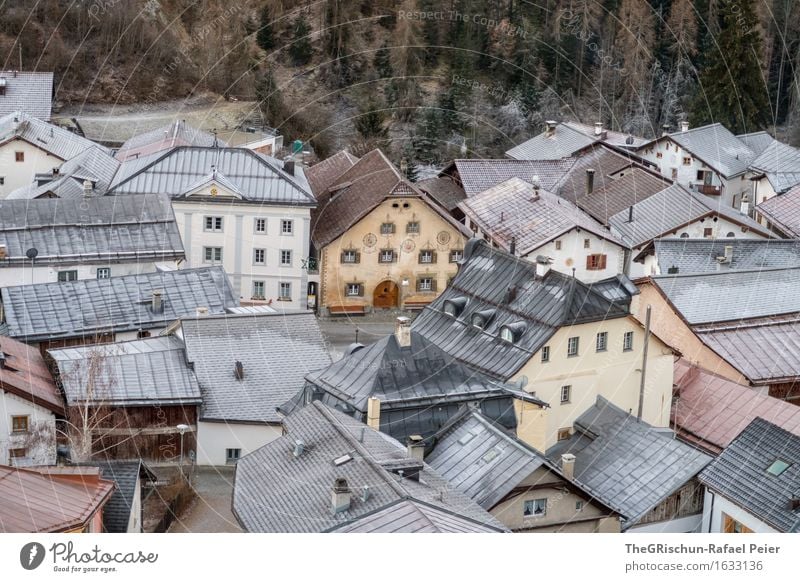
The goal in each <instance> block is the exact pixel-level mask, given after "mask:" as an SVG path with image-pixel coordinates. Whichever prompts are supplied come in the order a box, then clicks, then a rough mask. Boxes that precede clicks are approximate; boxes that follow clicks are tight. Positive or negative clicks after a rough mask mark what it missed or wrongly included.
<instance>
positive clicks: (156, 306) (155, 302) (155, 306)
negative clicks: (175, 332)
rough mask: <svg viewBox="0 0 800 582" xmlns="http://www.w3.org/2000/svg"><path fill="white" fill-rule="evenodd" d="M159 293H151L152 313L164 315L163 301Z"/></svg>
mask: <svg viewBox="0 0 800 582" xmlns="http://www.w3.org/2000/svg"><path fill="white" fill-rule="evenodd" d="M161 293H162V292H161V291H156V290H154V291H153V296H152V299H151V302H150V305H151V308H152V310H153V313H164V301H163V299H162V296H161Z"/></svg>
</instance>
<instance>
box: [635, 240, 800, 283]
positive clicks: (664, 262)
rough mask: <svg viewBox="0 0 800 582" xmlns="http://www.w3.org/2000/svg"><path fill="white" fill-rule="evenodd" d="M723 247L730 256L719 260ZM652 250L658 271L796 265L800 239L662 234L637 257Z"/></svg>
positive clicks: (799, 255) (699, 270)
mask: <svg viewBox="0 0 800 582" xmlns="http://www.w3.org/2000/svg"><path fill="white" fill-rule="evenodd" d="M726 247H732V251H733V254H732V258H731V261H730V262H729V263H721V262H720V261H719V260H718V258H719V257H724V256H725V248H726ZM652 253H654V254H655V257H656V259H657V260H658V265H659V266H660V267H661V272H662V273H666V272H667V270H668V269H670V268H672V267H677V268H678V273H683V274H690V273H717V272H724V271H755V270H761V269H776V268H785V267H800V241H797V240H789V239H745V238H724V239H708V238H662V239H657V240H655V241H653V246H652V247H649V248H648V249H645V250H644V251H642V253H641V254H640V255H639V257H638V259H641V258H643V257H644V255H646V254H652Z"/></svg>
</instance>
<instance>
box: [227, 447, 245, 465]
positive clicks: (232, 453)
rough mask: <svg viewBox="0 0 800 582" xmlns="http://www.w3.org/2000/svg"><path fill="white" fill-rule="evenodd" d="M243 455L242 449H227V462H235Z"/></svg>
mask: <svg viewBox="0 0 800 582" xmlns="http://www.w3.org/2000/svg"><path fill="white" fill-rule="evenodd" d="M241 456H242V449H225V462H226V463H228V464H231V463H235V462H236V461H238V460H239V457H241Z"/></svg>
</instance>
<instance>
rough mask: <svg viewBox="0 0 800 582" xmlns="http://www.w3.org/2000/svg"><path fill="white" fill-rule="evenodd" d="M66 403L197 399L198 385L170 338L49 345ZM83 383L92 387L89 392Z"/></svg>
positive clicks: (160, 402) (121, 403) (176, 342)
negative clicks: (53, 348) (98, 343)
mask: <svg viewBox="0 0 800 582" xmlns="http://www.w3.org/2000/svg"><path fill="white" fill-rule="evenodd" d="M48 354H50V356H51V357H52V358H53V360H54V361H55V362H56V365H57V366H58V375H59V381H60V384H61V387H62V388H63V390H64V395H65V396H66V398H67V405H68V406H76V405H79V404H81V403H84V402H89V403H91V404H93V405H107V406H120V407H124V406H156V405H165V406H170V405H179V404H182V405H197V404H200V402H201V398H200V386H199V384H198V382H197V378H196V377H195V374H194V372H193V371H192V369H191V368H190V367H189V366H188V365H187V363H186V358H185V356H184V351H183V344H182V343H181V342H180V340H178V339H177V338H175V337H172V336H164V337H152V338H146V339H140V340H134V341H128V342H118V343H115V344H101V345H92V346H79V347H74V348H62V349H57V350H49V351H48ZM88 386H92V392H89V391H88V390H89V389H88V388H87V387H88Z"/></svg>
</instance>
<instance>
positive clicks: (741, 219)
mask: <svg viewBox="0 0 800 582" xmlns="http://www.w3.org/2000/svg"><path fill="white" fill-rule="evenodd" d="M717 215H718V216H722V217H724V218H725V219H727V220H730V221H732V222H734V223H735V224H740V225H742V226H745V227H747V228H748V229H750V230H751V231H754V232H758V233H759V234H762V235H763V236H765V237H770V236H772V233H770V231H769V230H767V229H766V228H764V227H763V226H761V225H760V224H759V223H758V222H756V221H755V220H753V219H752V218H750V217H749V216H747V215H745V214H742V213H740V212H737V211H736V210H734V209H733V208H728V207H726V206H725V205H724V204H720V205H715V204H714V203H713V202H711V201H709V200H708V199H707V198H706V197H704V196H703V195H702V194H697V193H695V192H692V191H691V190H688V189H687V188H684V187H683V186H681V185H679V184H673V185H672V186H670V187H668V188H665V189H664V190H661V191H660V192H657V193H655V194H653V195H652V196H650V197H648V198H646V199H645V200H642V201H641V202H637V203H636V204H634V205H633V220H632V221H630V222H629V221H628V218H629V216H630V210H629V209H626V210H623V211H621V212H618V213H617V214H614V215H613V216H611V217H609V219H608V223H609V226H610V227H611V229H612V231H615V232H617V233H619V235H620V237H621V238H622V240H623V241H625V242H627V243H628V244H629V245H630V246H631V247H638V246H640V245H642V244H644V243H646V242H648V241H651V240H653V239H656V238H659V237H661V236H669V235H670V234H671V233H672V232H673V231H675V230H676V229H678V228H679V227H682V226H685V225H687V224H690V223H692V222H695V221H697V220H700V219H701V218H705V217H706V216H717Z"/></svg>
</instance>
